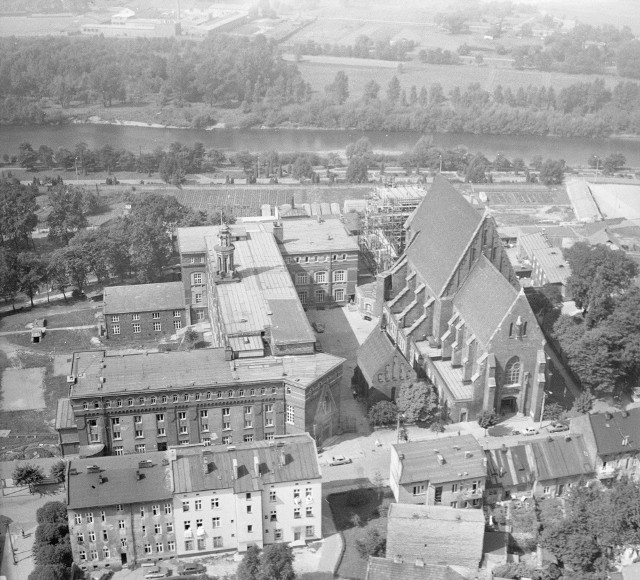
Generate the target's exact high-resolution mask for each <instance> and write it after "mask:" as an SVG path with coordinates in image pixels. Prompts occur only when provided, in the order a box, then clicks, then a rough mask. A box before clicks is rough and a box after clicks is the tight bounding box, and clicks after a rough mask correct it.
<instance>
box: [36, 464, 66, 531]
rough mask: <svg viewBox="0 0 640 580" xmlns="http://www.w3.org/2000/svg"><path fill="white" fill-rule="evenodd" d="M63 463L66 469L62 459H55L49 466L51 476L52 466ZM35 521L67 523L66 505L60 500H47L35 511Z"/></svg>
mask: <svg viewBox="0 0 640 580" xmlns="http://www.w3.org/2000/svg"><path fill="white" fill-rule="evenodd" d="M60 464H63V465H64V466H65V469H66V463H65V462H64V461H62V460H60V461H57V462H56V463H54V464H53V465H52V466H51V476H52V477H56V476H54V474H53V472H54V469H53V468H54V467H56V466H57V465H60ZM36 522H38V523H39V524H44V523H50V524H61V523H64V524H66V523H67V506H66V505H65V504H64V503H63V502H61V501H49V502H47V503H45V504H44V505H43V506H42V507H40V508H38V511H36Z"/></svg>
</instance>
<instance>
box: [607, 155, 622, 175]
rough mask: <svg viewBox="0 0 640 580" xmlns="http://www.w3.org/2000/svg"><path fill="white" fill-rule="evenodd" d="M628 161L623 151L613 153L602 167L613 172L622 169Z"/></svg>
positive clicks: (610, 172)
mask: <svg viewBox="0 0 640 580" xmlns="http://www.w3.org/2000/svg"><path fill="white" fill-rule="evenodd" d="M626 163H627V159H626V157H625V156H624V155H623V154H622V153H612V154H611V155H609V156H608V157H606V158H605V160H604V161H603V162H602V169H603V171H604V172H605V173H608V174H612V173H615V172H616V171H620V169H622V168H623V167H624V166H625V165H626Z"/></svg>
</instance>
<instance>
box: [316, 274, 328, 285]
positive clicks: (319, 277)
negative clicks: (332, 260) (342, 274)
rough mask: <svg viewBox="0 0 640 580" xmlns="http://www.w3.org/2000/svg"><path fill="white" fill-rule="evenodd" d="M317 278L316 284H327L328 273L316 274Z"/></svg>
mask: <svg viewBox="0 0 640 580" xmlns="http://www.w3.org/2000/svg"><path fill="white" fill-rule="evenodd" d="M315 278H316V284H326V283H327V273H326V272H316V274H315Z"/></svg>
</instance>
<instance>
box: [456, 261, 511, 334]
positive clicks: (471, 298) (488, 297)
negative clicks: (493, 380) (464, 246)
mask: <svg viewBox="0 0 640 580" xmlns="http://www.w3.org/2000/svg"><path fill="white" fill-rule="evenodd" d="M517 298H518V291H517V290H516V289H515V288H514V287H513V286H512V285H511V284H509V282H508V281H507V279H506V278H505V277H504V276H503V275H502V274H501V273H500V272H499V271H498V269H497V268H496V267H495V266H494V265H493V264H492V263H491V262H490V261H489V260H487V258H486V257H485V256H484V255H482V256H480V258H479V259H478V261H477V262H476V263H475V264H474V265H473V268H471V272H469V275H468V276H467V278H466V280H465V281H464V284H463V285H462V287H461V288H460V290H458V292H457V293H456V295H455V297H454V299H453V306H454V308H455V309H456V310H457V311H458V312H459V313H460V316H462V318H463V319H464V321H465V323H466V324H467V325H468V326H469V328H471V330H472V332H473V334H475V336H476V338H477V339H478V340H479V341H480V342H481V343H482V344H483V345H486V344H487V343H488V342H489V340H490V339H491V337H492V336H493V333H494V332H495V331H496V329H497V328H498V326H500V323H501V322H502V320H503V319H504V317H505V316H506V315H507V313H508V312H509V310H510V309H511V307H512V306H513V303H514V302H515V301H516V299H517Z"/></svg>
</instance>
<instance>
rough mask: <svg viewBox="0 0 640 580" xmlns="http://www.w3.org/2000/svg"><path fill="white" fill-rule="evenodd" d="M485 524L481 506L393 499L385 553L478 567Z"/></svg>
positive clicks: (438, 562)
mask: <svg viewBox="0 0 640 580" xmlns="http://www.w3.org/2000/svg"><path fill="white" fill-rule="evenodd" d="M484 526H485V522H484V514H483V513H482V510H473V509H472V510H462V509H454V508H450V507H444V506H427V505H413V504H399V503H393V504H391V505H390V506H389V515H388V521H387V556H388V557H389V558H395V557H396V556H400V557H401V558H402V559H404V560H408V561H412V560H415V559H416V558H422V559H423V561H424V562H425V563H426V562H429V563H430V564H440V565H455V566H464V567H466V568H470V569H477V568H478V566H479V565H480V560H481V559H482V546H483V541H484Z"/></svg>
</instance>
